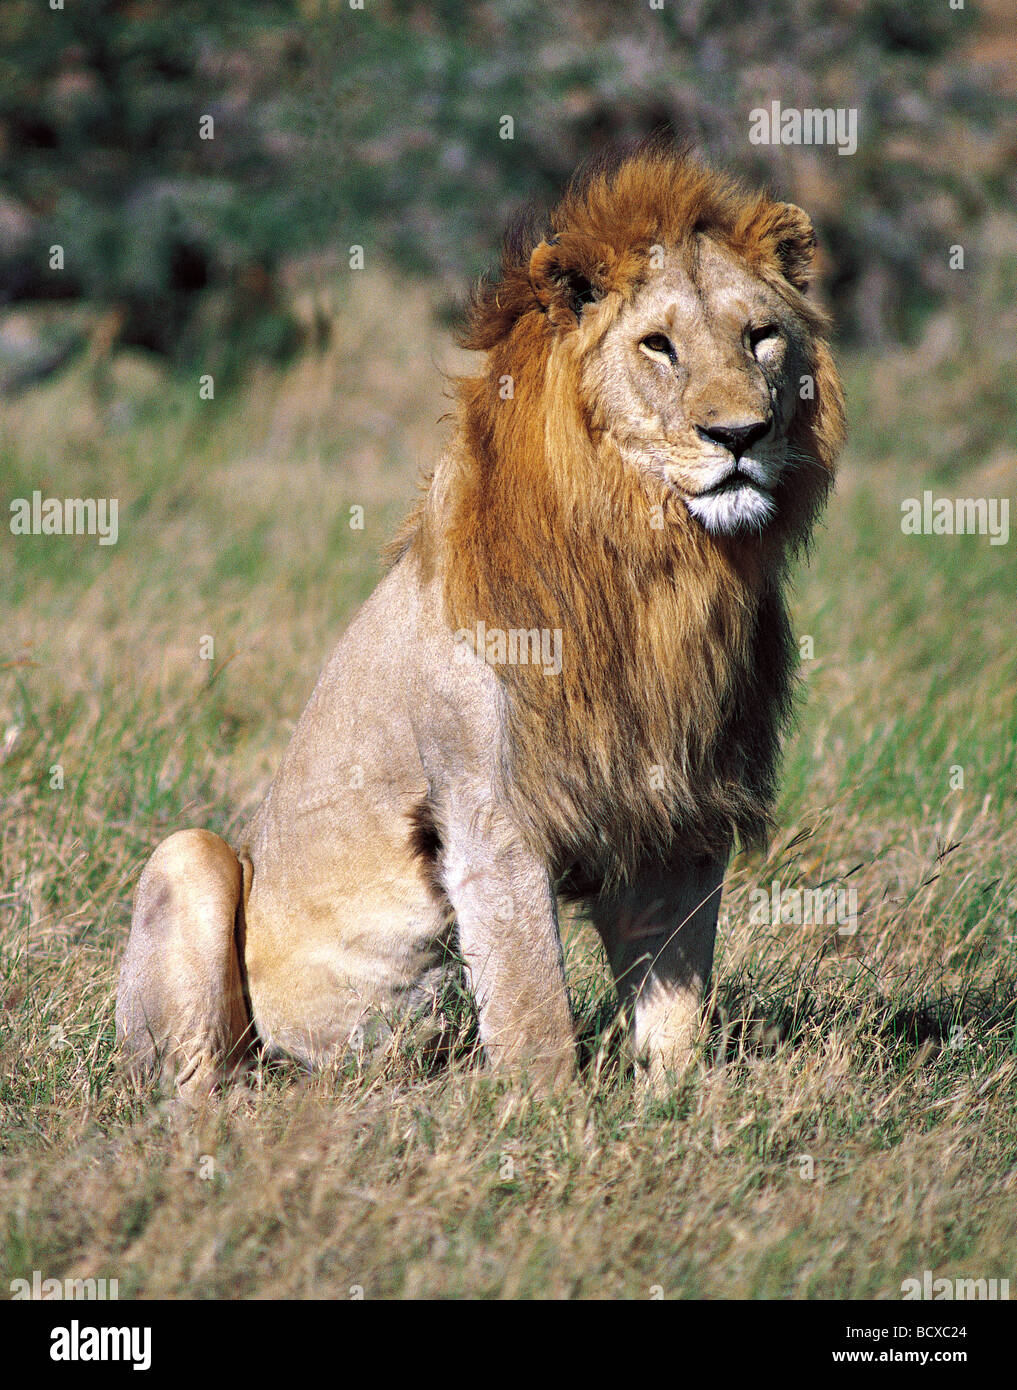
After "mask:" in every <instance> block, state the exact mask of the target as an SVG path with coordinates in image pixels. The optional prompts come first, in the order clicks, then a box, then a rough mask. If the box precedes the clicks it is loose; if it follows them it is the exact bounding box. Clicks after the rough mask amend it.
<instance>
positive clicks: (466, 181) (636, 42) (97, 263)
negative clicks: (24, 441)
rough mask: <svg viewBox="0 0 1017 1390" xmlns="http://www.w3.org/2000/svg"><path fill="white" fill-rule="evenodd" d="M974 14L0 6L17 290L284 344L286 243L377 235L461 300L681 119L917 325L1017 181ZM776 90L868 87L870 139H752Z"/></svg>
mask: <svg viewBox="0 0 1017 1390" xmlns="http://www.w3.org/2000/svg"><path fill="white" fill-rule="evenodd" d="M970 14H971V12H970V11H969V10H968V9H964V10H959V11H955V10H951V9H949V8H948V6H947V5H946V3H944V0H914V3H911V4H908V5H906V6H905V5H900V4H896V3H892V2H891V0H752V3H748V4H745V5H742V6H739V7H737V8H736V9H734V10H733V9H732V7H731V5H730V4H729V3H719V0H693V3H689V4H682V5H678V4H676V3H672V0H665V4H664V8H663V9H662V10H651V9H650V7H649V5H648V4H625V5H618V4H615V3H612V0H584V2H583V4H581V5H580V4H571V5H563V4H542V3H536V0H479V2H478V3H474V4H471V5H468V6H464V5H462V4H460V3H458V0H438V3H434V2H433V0H429V2H428V3H426V4H424V3H407V2H406V0H387V2H386V0H371V3H368V4H367V5H365V7H364V9H362V10H352V9H350V7H349V5H348V4H347V3H346V0H329V2H328V3H283V2H282V0H248V3H245V4H243V5H239V4H228V3H227V4H223V3H215V2H214V0H179V2H178V3H174V4H172V5H169V4H165V3H152V0H67V4H66V7H65V9H64V10H62V11H50V10H47V9H46V8H45V7H44V6H43V5H41V4H39V3H38V0H7V3H6V4H5V7H4V17H3V28H2V31H0V287H2V288H0V295H2V299H0V303H2V302H3V301H6V302H8V303H10V302H18V301H26V300H29V301H31V300H39V299H43V300H50V299H53V298H60V299H63V300H69V301H73V302H82V303H86V304H89V305H95V306H100V307H103V308H106V309H112V310H114V311H115V314H116V320H115V327H116V331H117V332H118V333H119V335H120V337H121V339H122V341H124V342H126V343H128V344H137V345H141V346H144V347H146V348H149V349H152V350H154V351H156V352H158V353H160V354H164V355H167V356H169V357H171V358H173V359H175V360H176V361H178V362H188V363H189V362H192V361H195V360H197V359H198V358H199V357H207V354H208V352H209V350H210V348H214V350H215V351H217V352H218V353H219V354H220V356H222V355H224V354H225V355H226V356H227V357H229V358H231V359H232V358H236V357H237V356H240V357H244V356H248V355H251V354H254V355H260V354H268V355H270V356H276V357H280V356H285V355H286V354H287V353H288V352H290V351H292V349H293V348H294V347H296V346H297V345H298V341H299V338H298V334H297V328H296V324H295V322H294V320H293V315H292V312H291V311H292V305H291V303H290V302H289V299H288V297H287V293H286V289H285V283H286V268H287V266H288V265H289V264H291V263H292V262H293V261H294V259H295V258H299V257H304V256H307V255H310V254H321V253H328V252H329V251H332V252H335V253H337V254H339V253H341V254H342V256H343V257H345V255H346V253H347V250H348V247H349V246H350V245H353V244H357V245H363V246H364V247H365V251H366V253H367V255H369V256H374V255H377V254H379V253H380V254H382V255H385V256H388V257H390V258H395V260H396V262H397V263H398V264H399V265H401V266H402V267H404V268H408V269H411V270H414V271H418V272H426V273H427V274H429V275H431V276H437V277H438V279H439V281H440V283H441V285H442V286H443V289H444V293H445V295H446V299H447V301H448V302H451V300H452V299H453V298H454V297H456V296H458V295H459V294H460V293H461V291H462V289H463V287H464V285H465V283H466V281H467V280H468V279H469V278H470V277H473V276H475V275H476V274H477V273H478V272H479V271H480V270H481V269H482V268H483V267H484V266H485V265H487V264H489V263H490V261H491V260H492V257H493V253H494V250H495V245H496V240H497V237H498V235H499V233H500V230H501V227H502V225H503V224H504V222H505V221H506V220H507V218H508V217H509V216H510V214H511V213H512V212H513V211H515V210H516V209H517V208H518V207H519V206H520V204H522V203H524V202H526V201H527V200H529V199H532V198H538V199H546V198H550V197H552V196H553V195H554V194H555V192H556V190H557V189H558V188H560V186H561V184H562V182H563V181H564V179H565V178H567V177H568V175H569V174H570V173H571V172H572V170H573V169H574V168H575V166H576V165H577V163H579V162H580V161H581V159H582V158H583V157H584V156H586V155H587V154H589V153H591V152H593V151H595V150H597V149H598V148H600V147H601V146H603V145H604V144H605V143H608V142H611V141H615V140H618V139H625V138H631V137H637V136H639V135H643V134H646V133H649V132H650V131H652V130H656V129H659V128H660V127H661V126H667V127H670V128H671V129H672V130H673V131H674V132H675V134H676V135H677V136H678V137H679V138H681V139H688V140H691V141H693V142H694V143H695V145H696V146H697V147H698V148H699V149H700V150H701V151H702V152H704V153H705V154H706V155H708V156H710V157H711V158H713V159H715V160H717V161H718V162H720V163H722V164H724V165H726V166H728V167H729V168H732V169H734V170H735V171H736V172H739V173H741V174H743V175H744V176H745V177H746V178H748V179H750V180H753V181H763V182H768V183H770V184H771V185H772V186H773V187H774V188H775V189H777V190H778V191H779V192H780V193H782V194H783V195H784V196H787V197H790V198H792V199H795V200H797V201H799V202H801V203H802V204H804V205H805V206H806V207H807V208H808V209H809V211H810V212H811V213H812V214H813V215H814V217H815V219H816V221H817V224H818V226H819V228H820V230H821V233H822V238H823V244H824V247H825V250H826V256H825V262H824V264H825V267H826V270H827V276H826V281H825V291H826V293H827V295H828V297H829V298H830V299H831V301H832V303H833V307H834V308H835V310H836V312H837V315H838V321H839V323H840V325H841V329H842V331H843V332H844V333H845V334H846V335H848V336H851V335H856V336H857V335H861V336H864V337H865V339H866V340H867V341H876V342H882V341H885V340H887V339H896V338H899V337H901V336H902V335H904V336H906V335H907V334H908V333H909V332H910V331H911V330H912V329H913V328H914V327H915V325H916V322H917V321H918V320H919V319H920V318H921V316H922V315H923V313H924V311H925V310H927V309H928V308H929V306H930V305H932V304H934V303H936V302H937V301H939V300H941V299H942V298H943V297H944V296H946V295H948V294H950V293H951V285H952V284H956V283H957V277H956V276H953V277H951V274H950V271H949V270H948V268H947V252H948V247H949V246H950V244H952V243H953V242H954V241H955V240H956V238H957V229H958V227H960V226H962V225H964V226H966V227H967V228H968V229H969V230H970V229H971V228H972V226H973V224H976V223H977V222H978V221H979V220H980V219H981V218H982V217H983V216H984V215H985V214H986V213H987V212H988V211H990V210H991V209H992V207H993V206H994V205H997V204H1002V203H1006V202H1007V201H1008V200H1009V201H1010V202H1012V200H1013V197H1014V193H1015V191H1017V189H1015V166H1017V161H1015V160H1014V158H1013V156H1014V151H1015V138H1014V135H1013V126H1012V124H1010V125H1008V123H1007V121H1006V113H1007V111H1008V110H1011V109H1012V107H1011V106H1010V105H1009V100H1010V99H1009V97H1008V96H1007V94H1005V93H1003V92H1002V91H1001V90H999V87H998V84H995V83H994V82H993V81H991V80H990V79H989V77H987V75H986V74H987V69H986V68H985V66H984V64H983V63H982V61H981V60H982V57H983V56H984V55H983V54H981V53H980V51H979V50H978V49H977V47H976V46H975V47H973V46H972V44H971V43H970V39H971V32H972V31H971V19H970ZM772 99H777V100H780V101H781V102H782V104H783V105H784V106H795V107H798V108H803V107H808V106H820V107H829V106H833V107H844V106H846V107H853V108H857V110H858V122H859V146H858V151H857V153H856V154H855V155H853V156H851V157H848V158H838V157H836V156H835V155H834V152H833V151H832V150H830V149H829V148H825V149H824V148H819V149H807V148H796V149H787V148H782V147H780V146H753V145H750V144H749V142H748V127H749V121H748V113H749V111H750V110H751V109H752V108H753V107H755V106H758V105H761V104H767V103H768V102H769V101H770V100H772ZM203 115H211V116H212V117H213V118H214V122H215V127H214V129H215V135H214V139H213V140H201V139H199V136H198V131H199V121H200V118H201V117H202V116H203ZM504 115H510V116H511V117H512V118H513V122H514V133H513V138H512V139H511V140H509V139H502V138H500V135H499V130H500V124H499V123H500V120H501V118H502V116H504ZM56 243H59V244H62V245H64V246H65V250H66V258H67V259H66V269H65V270H64V271H63V272H53V271H51V270H50V269H49V265H48V248H49V247H50V246H51V245H53V244H56ZM57 350H59V345H58V348H57Z"/></svg>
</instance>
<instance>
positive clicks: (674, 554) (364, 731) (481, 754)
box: [116, 146, 844, 1096]
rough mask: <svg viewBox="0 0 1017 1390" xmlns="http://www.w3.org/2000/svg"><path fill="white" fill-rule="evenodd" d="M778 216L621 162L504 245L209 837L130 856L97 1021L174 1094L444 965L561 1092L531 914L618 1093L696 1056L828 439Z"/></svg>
mask: <svg viewBox="0 0 1017 1390" xmlns="http://www.w3.org/2000/svg"><path fill="white" fill-rule="evenodd" d="M815 246H816V238H815V235H814V232H813V228H812V225H811V223H810V221H809V218H808V216H807V215H806V213H805V212H803V211H802V210H801V209H800V208H798V207H796V206H794V205H793V204H790V203H783V202H779V201H776V200H775V199H774V198H773V197H771V196H770V195H769V194H767V193H765V192H747V191H745V190H743V189H742V188H741V187H740V186H739V185H738V184H737V183H735V182H734V181H732V180H731V179H730V178H729V177H727V176H725V175H723V174H721V173H719V172H716V171H714V170H712V169H710V168H708V167H706V166H704V165H703V164H701V163H699V162H697V161H696V160H695V159H693V158H692V157H691V156H690V155H689V154H688V153H685V152H678V151H675V150H673V149H669V148H666V147H660V146H653V147H650V146H648V147H644V148H642V149H639V150H636V151H635V152H634V153H630V154H628V155H626V156H625V157H623V158H621V159H620V160H617V161H615V162H614V163H613V164H610V165H603V166H594V167H591V168H589V169H588V170H587V171H586V172H585V173H583V174H580V175H577V176H576V178H575V179H574V180H573V182H572V183H571V184H570V186H569V187H568V189H567V190H566V192H565V194H564V196H563V197H562V199H561V201H560V202H559V204H558V205H557V206H556V207H555V209H554V210H553V212H552V213H551V214H550V218H549V221H548V222H547V223H546V224H545V225H544V226H543V228H540V227H538V226H537V225H535V224H534V223H533V221H532V220H524V221H522V222H519V223H517V224H516V225H515V227H514V228H513V229H512V230H511V231H510V233H509V234H508V236H507V237H506V240H505V244H504V249H503V254H502V260H501V268H500V273H498V274H496V275H495V276H494V277H492V278H489V279H488V280H486V281H482V282H481V285H480V286H479V288H478V289H477V291H476V292H475V293H474V295H473V297H472V299H471V301H470V306H469V310H468V316H467V323H466V327H465V329H464V330H463V332H462V335H461V341H462V343H463V345H464V346H465V347H467V348H470V349H474V350H476V351H477V352H478V353H481V354H484V357H483V358H482V359H481V360H482V361H483V366H482V367H481V368H480V370H479V371H478V372H477V374H476V375H473V376H469V377H467V378H465V379H461V380H459V381H458V382H457V384H456V396H457V408H456V411H455V431H454V436H453V438H452V442H451V444H450V445H449V447H448V448H447V450H446V451H445V453H444V454H443V455H442V457H441V458H440V460H439V461H438V462H437V464H436V466H435V467H434V468H433V471H432V473H431V474H430V476H429V477H428V478H426V479H425V483H424V487H423V490H422V493H421V496H420V498H419V500H418V503H417V505H416V507H415V509H414V510H413V512H412V514H411V515H410V517H409V520H408V521H407V523H406V524H405V526H404V528H403V530H402V532H401V533H400V535H399V536H398V537H397V540H396V542H395V543H394V544H393V546H392V548H391V552H390V556H389V559H390V564H389V568H388V569H387V572H386V574H385V577H384V578H383V579H382V581H381V582H380V584H379V585H378V587H377V588H376V590H375V591H374V593H373V595H372V596H371V597H370V598H369V599H368V601H367V602H366V604H365V605H364V606H363V608H362V609H361V610H360V612H359V613H358V614H357V616H356V617H355V618H354V620H353V621H352V623H351V624H350V626H349V629H348V630H347V632H346V634H345V636H344V637H343V638H342V640H341V641H340V643H339V645H338V647H337V648H336V650H335V652H334V654H333V655H332V658H331V660H330V661H329V662H328V664H327V665H326V666H325V668H324V671H323V673H322V675H321V676H320V678H319V680H318V682H317V685H316V686H315V688H314V691H313V693H312V695H311V697H310V700H309V702H308V704H307V707H306V709H305V710H304V712H303V715H302V716H301V718H300V720H299V723H298V724H297V727H296V729H295V732H294V734H293V737H292V741H291V742H290V744H289V747H288V749H287V751H286V754H285V756H284V758H283V761H282V765H281V767H280V768H279V771H278V774H277V775H276V777H275V779H274V781H273V782H272V784H271V786H270V788H269V790H268V793H267V795H266V797H265V800H264V802H263V803H262V805H261V807H260V809H259V810H258V811H257V812H256V814H255V815H254V817H253V820H252V821H251V823H250V825H249V827H248V828H247V830H246V832H245V833H244V834H243V835H242V837H241V838H240V840H239V843H238V844H237V845H236V847H235V848H232V847H231V846H229V845H228V844H226V843H225V841H224V840H223V839H221V838H220V837H219V836H217V835H214V834H212V833H210V832H208V831H206V830H200V829H190V830H182V831H179V832H177V833H176V834H173V835H171V836H170V837H169V838H168V839H167V840H165V841H164V842H163V843H162V844H160V845H159V846H158V848H157V849H156V850H155V852H154V853H153V855H152V857H151V859H150V860H149V861H148V863H147V865H146V867H145V869H144V871H143V873H142V875H141V878H140V881H139V884H138V888H137V892H136V896H135V903H134V911H133V918H132V923H131V930H130V937H129V940H128V943H127V950H126V956H125V959H124V963H123V968H122V971H121V976H120V983H119V991H118V999H117V1011H116V1017H117V1032H118V1037H119V1039H120V1042H121V1044H122V1046H123V1049H124V1051H125V1054H126V1058H127V1062H128V1065H129V1067H130V1068H131V1069H132V1070H133V1071H135V1072H137V1073H141V1074H151V1073H153V1072H158V1071H159V1070H160V1069H165V1071H166V1073H167V1074H169V1075H172V1076H173V1077H174V1078H175V1082H176V1085H177V1086H178V1087H179V1088H180V1091H181V1093H182V1094H184V1095H192V1096H193V1095H195V1094H198V1095H204V1094H207V1093H209V1092H211V1091H213V1090H215V1089H216V1088H217V1087H218V1086H220V1085H221V1084H222V1083H223V1082H224V1081H225V1080H227V1079H228V1078H230V1077H234V1076H236V1075H237V1074H238V1073H239V1072H240V1071H242V1069H243V1068H244V1067H246V1066H248V1065H250V1062H251V1059H252V1057H253V1056H254V1055H256V1054H257V1053H258V1052H260V1054H261V1055H263V1056H269V1057H271V1056H278V1055H282V1056H286V1057H289V1058H293V1059H296V1060H297V1061H298V1062H300V1063H302V1064H304V1065H305V1066H308V1067H312V1068H314V1067H321V1066H323V1065H325V1064H327V1063H329V1062H330V1061H334V1060H335V1059H337V1058H341V1057H343V1056H344V1055H346V1054H348V1053H349V1051H350V1049H354V1050H357V1049H364V1048H367V1047H369V1046H371V1045H372V1044H373V1040H376V1039H377V1038H378V1037H379V1036H383V1035H384V1031H385V1029H386V1028H390V1027H391V1026H392V1020H394V1019H398V1018H402V1017H405V1016H406V1015H407V1014H408V1013H412V1012H413V1011H416V1010H420V1009H423V1010H427V1009H429V1008H431V1007H433V1006H434V1002H435V1000H436V998H437V995H438V991H439V989H440V987H441V980H442V979H443V978H444V972H445V971H446V970H447V969H448V961H449V959H450V958H455V959H458V960H459V961H460V964H461V968H462V969H463V970H464V971H465V975H466V978H467V981H468V983H469V987H470V988H471V990H472V993H473V996H474V999H475V1001H476V1006H477V1014H478V1020H479V1037H480V1042H481V1044H482V1047H483V1049H484V1054H485V1057H486V1059H487V1061H488V1064H489V1065H492V1066H495V1067H505V1068H515V1069H517V1070H518V1069H522V1070H523V1071H524V1072H525V1074H526V1075H527V1076H528V1077H529V1078H530V1079H531V1081H532V1082H533V1084H535V1085H539V1086H544V1085H551V1086H557V1085H560V1084H562V1083H566V1084H567V1083H568V1082H569V1080H570V1078H572V1077H573V1076H574V1074H575V1072H576V1068H577V1058H576V1041H575V1037H574V1031H573V1020H572V1015H571V1011H570V1006H569V998H568V993H567V989H566V982H565V973H564V968H563V957H562V946H561V939H560V935H559V925H558V904H559V900H562V901H566V902H572V903H581V904H583V905H584V907H585V910H586V911H587V913H588V916H589V919H590V920H591V921H592V923H593V924H594V926H595V927H596V929H597V931H598V932H599V934H600V937H601V939H602V940H603V943H604V946H605V949H606V954H607V957H608V960H609V961H610V965H611V968H612V971H613V974H614V978H615V980H616V982H617V987H618V994H619V1001H620V1005H621V1007H622V1009H623V1010H624V1013H625V1017H626V1019H627V1020H628V1021H629V1025H628V1026H629V1029H630V1036H631V1042H632V1049H633V1055H634V1057H635V1059H636V1061H637V1063H638V1066H639V1069H640V1073H641V1074H642V1075H645V1077H646V1078H647V1079H648V1081H649V1083H650V1084H651V1085H652V1086H654V1087H656V1088H658V1089H659V1088H663V1087H666V1086H667V1085H669V1084H671V1082H673V1080H674V1079H675V1078H677V1077H679V1076H680V1075H681V1074H682V1072H683V1071H684V1070H685V1069H686V1068H687V1067H688V1065H689V1062H690V1060H691V1059H692V1058H693V1057H694V1055H695V1052H696V1049H697V1046H698V1043H699V1041H700V1038H701V1035H702V1028H703V1026H704V1024H703V1018H702V1015H703V999H704V992H705V991H706V989H707V986H708V982H709V979H710V974H711V969H712V962H713V951H714V938H715V933H716V925H717V916H718V908H719V902H720V894H721V889H722V883H723V877H724V873H725V868H726V865H727V863H728V860H729V858H730V856H731V854H732V851H733V849H734V847H735V845H736V844H740V845H742V846H751V845H756V844H759V843H762V842H764V841H765V839H766V837H767V835H768V833H769V831H770V829H771V818H772V806H773V800H774V795H775V784H776V769H777V761H778V754H779V748H780V743H781V739H782V736H783V734H784V732H785V731H786V729H787V727H788V724H789V718H790V714H791V707H792V697H793V690H794V679H795V677H794V668H795V658H796V655H797V653H796V650H795V647H794V643H793V641H792V637H791V633H790V629H789V622H788V615H787V611H786V608H785V601H784V597H783V591H784V588H785V586H786V578H787V575H788V570H789V565H790V562H791V560H792V559H793V558H794V557H795V556H796V554H798V553H799V552H800V551H801V550H802V549H803V547H805V545H806V543H807V541H808V539H809V535H810V531H811V528H812V526H813V523H814V521H815V519H816V518H817V516H818V514H819V512H820V510H821V508H822V507H823V505H824V502H825V500H826V499H827V495H828V492H829V490H830V487H831V483H832V480H833V476H834V464H835V460H836V456H837V453H838V450H839V448H840V447H841V444H842V442H843V438H844V409H843V396H842V390H841V385H840V381H839V378H838V374H837V371H836V368H835V365H834V362H833V358H832V354H831V350H830V346H829V323H828V320H827V318H826V316H825V315H824V313H823V312H822V311H821V310H820V309H819V308H818V307H817V306H816V305H815V304H814V303H813V302H812V301H810V300H809V299H808V298H807V297H806V290H807V287H808V283H809V280H810V276H811V273H812V270H813V264H814V254H815Z"/></svg>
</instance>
